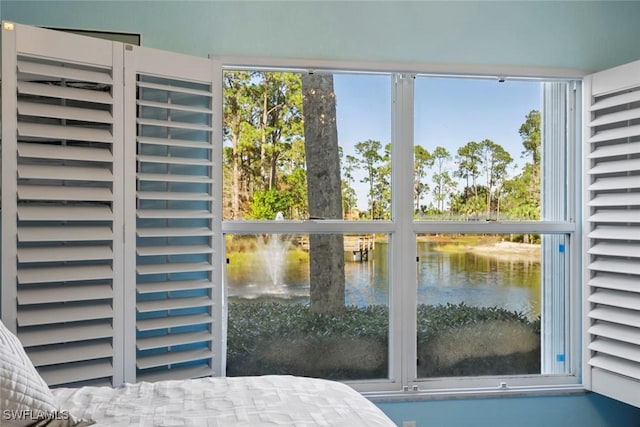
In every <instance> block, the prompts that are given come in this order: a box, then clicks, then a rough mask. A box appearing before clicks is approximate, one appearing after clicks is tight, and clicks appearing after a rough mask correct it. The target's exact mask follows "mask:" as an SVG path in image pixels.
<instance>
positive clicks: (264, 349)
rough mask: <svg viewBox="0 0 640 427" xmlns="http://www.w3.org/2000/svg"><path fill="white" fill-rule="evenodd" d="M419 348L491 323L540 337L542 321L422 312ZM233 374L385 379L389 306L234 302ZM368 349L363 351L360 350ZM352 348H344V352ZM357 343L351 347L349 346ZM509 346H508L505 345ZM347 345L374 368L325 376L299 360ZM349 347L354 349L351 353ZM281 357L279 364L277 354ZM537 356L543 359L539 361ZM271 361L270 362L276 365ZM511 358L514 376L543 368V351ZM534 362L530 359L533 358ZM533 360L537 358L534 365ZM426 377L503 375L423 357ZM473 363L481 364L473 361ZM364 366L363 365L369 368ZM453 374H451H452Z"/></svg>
mask: <svg viewBox="0 0 640 427" xmlns="http://www.w3.org/2000/svg"><path fill="white" fill-rule="evenodd" d="M417 317H418V324H417V342H418V346H419V347H421V348H430V347H431V346H432V345H433V343H434V342H435V340H438V339H441V338H442V337H446V336H447V334H450V333H451V331H456V330H462V329H463V328H465V327H469V326H473V325H479V326H480V327H482V326H483V325H489V324H491V322H504V323H505V324H513V325H521V327H524V328H525V329H526V330H530V333H531V334H534V335H536V336H537V337H538V342H539V335H540V319H535V320H529V319H527V318H526V316H525V315H523V314H522V313H518V312H513V311H509V310H505V309H503V308H500V307H472V306H469V305H466V304H463V303H461V304H446V305H437V306H433V305H423V304H420V305H418V311H417ZM228 319H229V321H228V328H227V370H228V372H227V374H228V375H231V376H233V375H264V374H274V373H286V374H304V375H313V376H319V377H324V378H329V379H345V378H349V379H356V378H363V379H364V378H381V377H384V376H385V375H386V372H387V364H388V344H387V343H388V331H389V313H388V308H387V307H386V306H368V307H363V308H359V307H353V306H351V307H346V310H345V311H344V313H343V314H340V315H325V314H317V313H312V312H311V311H310V309H309V307H308V306H306V305H302V304H282V303H277V302H252V303H236V302H231V303H230V304H229V306H228ZM358 342H360V343H362V342H365V343H369V344H368V345H367V346H366V347H364V348H359V347H358V346H357V345H356V344H355V343H358ZM345 343H346V344H345ZM349 343H351V344H349ZM507 344H508V343H507ZM341 345H347V348H346V349H341V351H343V352H346V353H350V352H351V353H354V352H355V353H358V352H364V353H365V354H352V355H351V356H352V359H354V360H356V361H364V360H371V359H373V360H375V361H376V363H375V366H368V367H367V368H366V369H364V368H358V367H357V366H352V365H349V366H332V367H331V368H319V367H318V366H312V365H316V364H317V360H316V359H315V357H312V356H308V357H309V358H310V359H313V361H312V360H308V361H305V360H297V359H295V358H299V357H300V355H301V354H303V353H301V348H302V347H303V346H306V347H307V348H310V349H311V353H312V354H315V355H316V356H317V357H320V358H322V357H325V358H328V357H330V356H329V355H330V354H331V353H332V352H333V351H334V350H336V349H335V348H330V347H331V346H341ZM349 345H350V346H351V347H349ZM274 348H276V349H277V353H276V357H275V358H274V357H273V349H274ZM536 352H537V356H536V354H534V353H536ZM270 356H271V357H270ZM517 356H518V355H513V356H510V357H511V359H513V360H511V359H509V360H510V362H509V363H510V365H509V366H508V367H504V369H508V370H509V372H511V371H514V372H519V373H531V372H535V371H536V369H538V372H539V366H538V365H536V363H538V364H539V359H540V355H539V348H538V349H537V350H534V352H533V353H532V354H531V355H528V356H527V358H526V359H525V360H526V361H525V360H523V359H521V358H519V357H517ZM530 356H531V357H530ZM533 356H535V357H533ZM419 357H421V359H419V360H418V366H419V367H420V372H421V375H426V376H434V375H439V374H440V375H448V374H449V373H450V372H455V374H456V375H479V374H481V373H482V372H479V371H478V367H477V363H482V364H484V365H486V366H487V369H490V370H491V372H493V373H499V372H500V369H503V367H500V366H496V364H495V363H496V361H497V360H498V359H500V357H496V356H493V357H479V358H478V360H474V362H473V363H471V364H469V363H468V361H466V362H464V363H462V364H458V365H456V367H453V368H450V369H455V371H446V370H444V369H445V368H443V367H442V366H440V365H439V364H438V362H437V360H432V359H430V358H429V356H428V355H425V354H419ZM473 359H475V358H473ZM363 363H364V362H363ZM447 369H449V368H447Z"/></svg>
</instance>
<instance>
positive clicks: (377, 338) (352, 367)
mask: <svg viewBox="0 0 640 427" xmlns="http://www.w3.org/2000/svg"><path fill="white" fill-rule="evenodd" d="M387 242H388V237H387V235H338V234H324V235H279V234H268V235H259V236H249V235H233V236H227V243H226V246H227V256H228V258H229V263H228V265H227V274H226V278H227V291H228V307H229V310H228V337H227V340H228V342H227V375H229V376H240V375H264V374H291V375H304V376H313V377H320V378H327V379H336V380H348V379H382V378H387V377H388V330H389V326H388V324H389V320H388V307H389V278H388V276H389V275H388V243H387ZM336 248H338V249H337V250H336ZM342 267H344V270H342Z"/></svg>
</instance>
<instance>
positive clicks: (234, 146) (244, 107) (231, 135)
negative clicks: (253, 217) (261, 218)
mask: <svg viewBox="0 0 640 427" xmlns="http://www.w3.org/2000/svg"><path fill="white" fill-rule="evenodd" d="M250 79H251V74H250V73H249V72H246V71H228V72H225V73H224V102H223V106H224V112H223V114H224V128H223V132H224V137H225V139H226V140H227V141H228V142H229V144H230V145H231V147H229V150H226V153H225V154H226V158H227V159H228V161H227V162H225V165H226V164H229V163H230V165H229V169H230V173H229V175H230V176H229V178H230V180H229V181H230V190H229V194H230V200H231V207H230V208H231V212H230V214H229V216H230V217H231V219H239V218H240V199H241V190H240V162H241V152H242V147H241V141H242V139H241V137H242V130H243V128H244V124H245V123H247V122H248V121H250V115H249V111H250V106H251V104H252V100H251V97H250V93H249V89H248V88H249V84H250ZM225 182H227V181H225Z"/></svg>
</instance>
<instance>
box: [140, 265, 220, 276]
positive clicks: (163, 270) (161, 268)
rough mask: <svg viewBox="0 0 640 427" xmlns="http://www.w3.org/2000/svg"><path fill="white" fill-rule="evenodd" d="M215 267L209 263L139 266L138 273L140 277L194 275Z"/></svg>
mask: <svg viewBox="0 0 640 427" xmlns="http://www.w3.org/2000/svg"><path fill="white" fill-rule="evenodd" d="M212 269H213V266H212V265H211V264H210V263H208V262H180V263H172V264H142V265H141V264H138V266H137V267H136V272H137V273H138V274H140V275H149V274H169V273H189V272H191V273H193V272H198V271H211V270H212Z"/></svg>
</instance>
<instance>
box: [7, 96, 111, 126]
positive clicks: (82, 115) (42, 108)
mask: <svg viewBox="0 0 640 427" xmlns="http://www.w3.org/2000/svg"><path fill="white" fill-rule="evenodd" d="M18 114H20V115H23V116H35V117H49V118H53V119H68V120H77V121H84V122H97V123H113V117H111V114H110V113H109V112H108V111H104V110H90V109H86V108H77V107H66V106H62V105H49V104H38V103H35V102H24V101H18Z"/></svg>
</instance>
